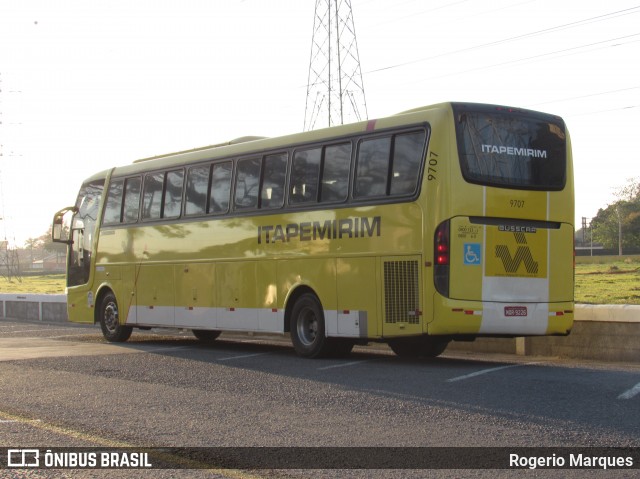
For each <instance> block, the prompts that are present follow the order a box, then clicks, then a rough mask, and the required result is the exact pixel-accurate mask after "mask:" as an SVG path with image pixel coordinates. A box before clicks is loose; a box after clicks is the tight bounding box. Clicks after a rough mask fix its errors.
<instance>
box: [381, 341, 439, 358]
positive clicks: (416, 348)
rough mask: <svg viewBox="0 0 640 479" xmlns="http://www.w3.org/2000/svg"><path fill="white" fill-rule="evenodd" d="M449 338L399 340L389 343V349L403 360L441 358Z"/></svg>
mask: <svg viewBox="0 0 640 479" xmlns="http://www.w3.org/2000/svg"><path fill="white" fill-rule="evenodd" d="M448 344H449V338H444V337H435V336H420V337H418V338H398V339H392V340H391V341H389V347H390V348H391V350H392V351H393V352H394V353H396V355H397V356H399V357H401V358H435V357H437V356H440V355H441V354H442V353H443V352H444V350H445V349H447V345H448Z"/></svg>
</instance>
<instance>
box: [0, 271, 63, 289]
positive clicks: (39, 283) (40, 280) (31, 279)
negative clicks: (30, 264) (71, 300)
mask: <svg viewBox="0 0 640 479" xmlns="http://www.w3.org/2000/svg"><path fill="white" fill-rule="evenodd" d="M65 285H66V279H65V275H64V274H43V275H39V276H23V277H22V278H21V279H20V280H17V279H15V278H13V279H12V280H11V281H7V280H6V279H5V278H0V293H26V294H64V288H65Z"/></svg>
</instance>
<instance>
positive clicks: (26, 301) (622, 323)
mask: <svg viewBox="0 0 640 479" xmlns="http://www.w3.org/2000/svg"><path fill="white" fill-rule="evenodd" d="M66 300H67V298H66V296H65V295H64V294H6V293H0V314H1V315H2V317H3V318H7V319H28V320H37V321H48V322H50V321H53V322H65V321H67V301H66ZM448 350H451V351H473V352H486V353H507V354H517V355H522V356H553V357H566V358H577V359H595V360H602V361H625V362H636V363H640V305H587V304H578V305H576V309H575V322H574V326H573V331H572V332H571V334H570V335H569V336H541V337H528V338H478V339H476V340H475V341H473V342H463V341H453V342H451V344H450V345H449V348H448Z"/></svg>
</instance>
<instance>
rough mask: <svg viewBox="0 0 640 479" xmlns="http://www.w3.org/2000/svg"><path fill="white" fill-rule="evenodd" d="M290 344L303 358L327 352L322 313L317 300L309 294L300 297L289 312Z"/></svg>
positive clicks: (327, 343) (322, 354)
mask: <svg viewBox="0 0 640 479" xmlns="http://www.w3.org/2000/svg"><path fill="white" fill-rule="evenodd" d="M290 321H291V323H290V326H291V342H292V343H293V347H294V348H295V350H296V352H297V353H298V354H299V355H300V356H303V357H305V358H317V357H320V356H324V355H326V354H327V353H328V352H329V342H328V339H327V337H326V334H325V325H324V313H323V311H322V306H321V305H320V301H318V298H317V297H316V296H315V295H314V294H311V293H305V294H303V295H302V296H300V297H299V298H298V299H297V300H296V302H295V304H294V305H293V309H292V310H291V320H290Z"/></svg>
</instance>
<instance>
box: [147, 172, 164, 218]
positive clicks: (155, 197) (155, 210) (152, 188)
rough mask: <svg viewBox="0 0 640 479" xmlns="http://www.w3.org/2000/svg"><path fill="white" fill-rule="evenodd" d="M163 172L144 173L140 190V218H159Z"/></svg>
mask: <svg viewBox="0 0 640 479" xmlns="http://www.w3.org/2000/svg"><path fill="white" fill-rule="evenodd" d="M163 184H164V173H149V174H146V175H144V189H143V191H142V219H143V220H157V219H160V211H161V209H162V186H163Z"/></svg>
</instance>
